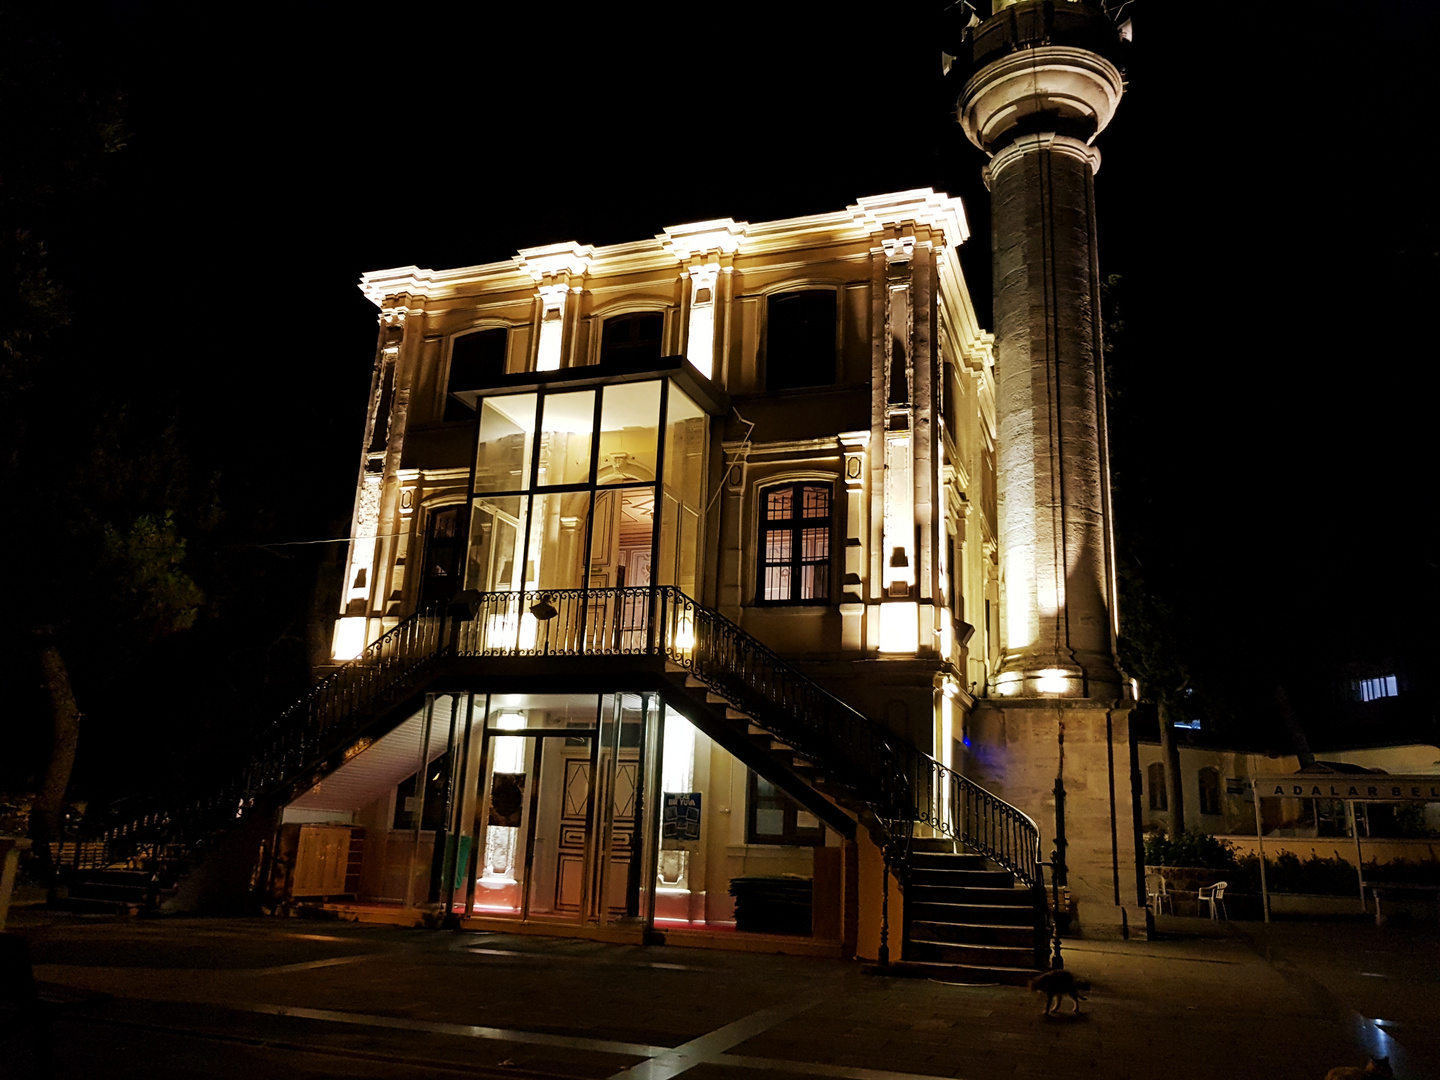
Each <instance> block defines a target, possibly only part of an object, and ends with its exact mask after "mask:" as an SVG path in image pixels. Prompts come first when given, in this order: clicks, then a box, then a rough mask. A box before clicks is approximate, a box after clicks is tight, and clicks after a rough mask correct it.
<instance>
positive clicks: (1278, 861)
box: [1235, 851, 1440, 896]
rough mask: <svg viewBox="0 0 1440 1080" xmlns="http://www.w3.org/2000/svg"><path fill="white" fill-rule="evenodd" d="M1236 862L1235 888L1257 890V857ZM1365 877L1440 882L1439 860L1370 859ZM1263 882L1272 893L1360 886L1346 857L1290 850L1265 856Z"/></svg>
mask: <svg viewBox="0 0 1440 1080" xmlns="http://www.w3.org/2000/svg"><path fill="white" fill-rule="evenodd" d="M1239 864H1240V876H1239V879H1238V880H1237V881H1236V883H1235V888H1236V890H1238V891H1244V892H1259V891H1260V858H1259V856H1258V855H1246V856H1243V857H1242V858H1241V859H1240V860H1239ZM1365 880H1366V881H1393V882H1405V883H1408V884H1425V885H1440V862H1437V861H1436V860H1434V859H1427V860H1425V861H1423V862H1413V863H1412V862H1410V861H1408V860H1406V859H1396V860H1394V861H1393V862H1386V863H1381V862H1376V861H1375V860H1374V859H1371V860H1370V861H1369V862H1367V863H1366V864H1365ZM1265 884H1266V885H1267V886H1268V887H1269V889H1270V891H1271V892H1283V893H1311V894H1314V895H1317V896H1354V895H1356V892H1357V891H1358V889H1359V881H1358V879H1357V878H1356V875H1355V864H1354V863H1352V862H1350V861H1349V860H1348V859H1343V858H1341V857H1340V856H1339V855H1338V854H1337V855H1332V856H1331V857H1329V858H1325V857H1322V856H1320V855H1317V854H1312V855H1311V856H1310V857H1309V858H1308V859H1301V858H1300V856H1298V855H1296V854H1295V853H1294V852H1290V851H1286V852H1282V853H1281V854H1280V855H1278V856H1276V857H1275V858H1273V859H1272V858H1270V857H1269V856H1266V858H1265Z"/></svg>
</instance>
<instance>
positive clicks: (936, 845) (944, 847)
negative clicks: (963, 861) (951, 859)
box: [910, 836, 957, 855]
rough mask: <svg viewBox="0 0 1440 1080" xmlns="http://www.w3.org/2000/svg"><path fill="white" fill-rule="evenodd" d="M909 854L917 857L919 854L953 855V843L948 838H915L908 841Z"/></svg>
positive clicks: (954, 852)
mask: <svg viewBox="0 0 1440 1080" xmlns="http://www.w3.org/2000/svg"><path fill="white" fill-rule="evenodd" d="M910 852H911V854H912V855H918V854H920V853H921V852H924V853H925V854H935V855H954V854H957V852H956V851H955V841H954V840H952V839H950V838H949V837H948V836H916V837H914V838H912V839H911V841H910Z"/></svg>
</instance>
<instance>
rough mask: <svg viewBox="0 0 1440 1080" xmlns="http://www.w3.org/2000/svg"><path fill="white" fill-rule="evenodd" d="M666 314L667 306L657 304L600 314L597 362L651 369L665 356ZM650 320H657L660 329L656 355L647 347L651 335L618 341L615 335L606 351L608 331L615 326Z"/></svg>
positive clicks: (656, 342) (597, 336)
mask: <svg viewBox="0 0 1440 1080" xmlns="http://www.w3.org/2000/svg"><path fill="white" fill-rule="evenodd" d="M667 314H668V310H667V309H666V308H663V307H654V308H628V309H625V310H619V311H611V312H609V313H607V314H605V315H602V316H600V317H599V324H600V325H599V333H598V334H596V335H595V336H596V342H595V363H597V364H618V365H619V366H621V367H624V368H633V369H636V370H649V369H650V368H653V367H654V366H655V365H656V364H658V363H659V361H660V360H661V359H662V358H663V357H664V356H665V331H666V328H667V324H668V318H667ZM651 320H658V322H659V331H660V332H659V335H658V337H657V338H656V339H655V351H654V354H653V355H651V353H650V351H649V348H648V342H649V339H648V338H647V339H640V340H636V339H633V337H632V338H630V339H627V340H625V341H623V342H616V341H615V340H614V339H613V338H612V339H611V341H610V343H609V346H608V351H607V344H606V336H607V334H613V333H614V331H615V329H616V328H617V327H620V326H622V325H628V326H632V327H633V326H636V325H638V324H640V323H641V322H642V321H651ZM642 346H643V347H642Z"/></svg>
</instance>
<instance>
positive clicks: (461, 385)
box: [445, 326, 510, 420]
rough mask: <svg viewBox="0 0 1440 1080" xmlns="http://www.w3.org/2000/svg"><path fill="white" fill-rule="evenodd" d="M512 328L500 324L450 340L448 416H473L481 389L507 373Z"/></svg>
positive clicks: (446, 394) (447, 382)
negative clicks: (506, 358) (508, 328)
mask: <svg viewBox="0 0 1440 1080" xmlns="http://www.w3.org/2000/svg"><path fill="white" fill-rule="evenodd" d="M509 337H510V331H508V330H506V329H505V327H503V326H500V327H496V328H494V329H491V330H477V331H475V332H474V333H472V334H462V335H460V336H459V337H456V338H454V339H453V340H452V341H451V342H450V374H449V377H448V378H447V379H446V380H445V419H446V420H472V419H474V417H475V398H476V397H477V396H478V393H477V392H478V391H481V390H485V389H488V388H489V387H492V386H494V385H495V383H496V382H498V381H499V379H500V377H501V376H502V375H504V374H505V349H506V346H507V344H508V342H509Z"/></svg>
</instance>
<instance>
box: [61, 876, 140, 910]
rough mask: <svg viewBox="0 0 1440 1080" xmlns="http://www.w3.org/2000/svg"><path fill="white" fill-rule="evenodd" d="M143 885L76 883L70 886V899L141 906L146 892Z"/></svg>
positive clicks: (95, 882)
mask: <svg viewBox="0 0 1440 1080" xmlns="http://www.w3.org/2000/svg"><path fill="white" fill-rule="evenodd" d="M148 889H149V885H148V882H147V884H145V885H138V886H137V885H107V884H106V883H105V882H103V881H77V882H75V883H74V884H73V885H71V886H70V897H71V898H72V899H75V900H98V901H101V902H103V903H115V904H143V903H145V897H146V893H147V892H148Z"/></svg>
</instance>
